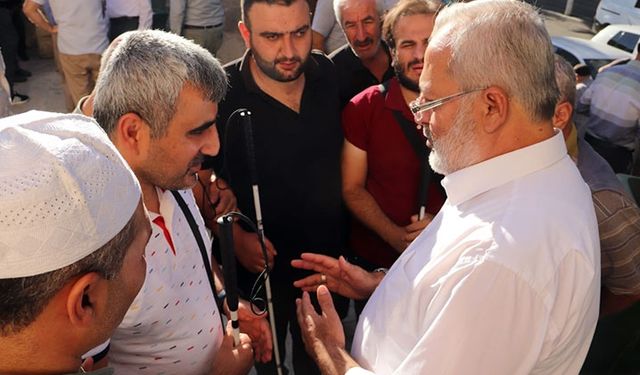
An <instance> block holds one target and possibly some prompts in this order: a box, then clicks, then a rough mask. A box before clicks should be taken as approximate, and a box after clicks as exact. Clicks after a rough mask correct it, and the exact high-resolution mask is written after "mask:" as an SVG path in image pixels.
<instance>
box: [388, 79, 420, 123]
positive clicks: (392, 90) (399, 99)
mask: <svg viewBox="0 0 640 375" xmlns="http://www.w3.org/2000/svg"><path fill="white" fill-rule="evenodd" d="M387 87H388V89H387V93H386V95H385V98H384V106H385V107H386V108H387V109H389V110H392V111H400V112H402V114H404V115H405V117H407V118H408V119H410V120H411V121H413V114H412V113H411V110H410V109H409V106H408V105H407V103H406V102H405V101H404V96H403V95H402V89H401V87H400V81H398V77H393V78H391V79H390V80H389V81H388V86H387Z"/></svg>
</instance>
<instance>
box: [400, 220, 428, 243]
mask: <svg viewBox="0 0 640 375" xmlns="http://www.w3.org/2000/svg"><path fill="white" fill-rule="evenodd" d="M431 220H433V215H431V214H425V215H424V217H423V218H422V220H418V215H413V216H411V224H409V225H407V226H406V227H404V230H405V232H406V234H405V236H404V238H403V240H404V242H405V243H406V244H407V246H409V244H410V243H411V242H413V240H415V239H416V237H418V235H419V234H420V233H422V231H423V230H424V228H426V227H427V225H429V223H431Z"/></svg>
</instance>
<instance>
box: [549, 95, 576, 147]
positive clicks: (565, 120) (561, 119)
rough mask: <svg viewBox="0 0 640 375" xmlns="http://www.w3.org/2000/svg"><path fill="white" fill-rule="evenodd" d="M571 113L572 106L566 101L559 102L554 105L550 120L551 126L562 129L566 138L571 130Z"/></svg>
mask: <svg viewBox="0 0 640 375" xmlns="http://www.w3.org/2000/svg"><path fill="white" fill-rule="evenodd" d="M572 115H573V106H572V105H571V103H569V102H568V101H563V102H560V103H558V104H557V105H556V109H555V111H554V112H553V118H552V120H551V122H552V124H553V127H554V128H558V129H560V130H562V133H563V134H564V137H565V138H567V137H568V136H569V133H570V132H571V127H570V126H568V125H569V124H570V123H571V117H572Z"/></svg>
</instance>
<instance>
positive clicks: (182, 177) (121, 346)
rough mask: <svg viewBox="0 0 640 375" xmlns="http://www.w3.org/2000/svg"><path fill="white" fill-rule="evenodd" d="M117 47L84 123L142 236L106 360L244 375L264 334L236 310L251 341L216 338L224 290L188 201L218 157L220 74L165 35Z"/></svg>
mask: <svg viewBox="0 0 640 375" xmlns="http://www.w3.org/2000/svg"><path fill="white" fill-rule="evenodd" d="M120 38H121V40H120V42H119V44H118V45H117V46H115V47H114V48H113V50H112V51H111V55H110V56H108V58H107V59H106V61H105V65H104V67H103V69H102V71H101V73H100V76H99V78H98V82H97V85H96V90H95V100H94V105H93V116H94V117H95V119H96V120H97V121H98V123H99V124H100V125H101V126H102V127H103V128H104V129H105V131H106V132H107V134H108V135H109V137H110V138H111V140H112V141H113V143H114V144H115V146H116V147H117V149H118V151H120V153H121V154H122V156H123V157H124V159H125V160H126V161H127V163H128V164H129V166H130V167H131V169H132V170H133V172H134V173H135V174H136V176H137V177H138V180H139V181H140V185H141V187H142V193H143V197H144V203H145V206H146V207H147V209H148V210H149V216H150V219H151V223H152V225H151V228H152V235H151V238H150V239H149V242H148V243H147V246H146V250H145V256H146V260H147V265H148V266H147V275H146V280H145V283H144V285H143V287H142V289H141V291H140V293H138V295H137V296H136V298H135V299H134V301H133V304H132V305H131V308H130V309H129V310H128V311H127V314H126V315H125V317H124V320H123V321H122V323H121V324H120V326H118V328H117V329H116V331H115V332H114V334H113V336H112V338H111V344H110V349H109V351H108V356H107V360H108V362H109V365H111V366H112V367H114V368H115V371H116V373H118V374H139V373H144V372H149V373H156V374H157V373H165V374H181V375H182V374H185V375H200V374H234V375H235V374H237V375H240V374H246V373H247V372H248V371H249V369H250V368H251V366H252V365H253V358H252V357H253V356H252V344H253V345H254V347H255V354H256V359H258V360H263V361H266V360H268V359H270V345H271V341H270V340H271V337H270V334H269V333H270V332H269V328H268V324H267V323H266V320H264V319H255V317H254V316H253V315H252V314H250V313H248V310H245V313H243V311H242V309H241V311H240V312H239V313H240V319H241V322H240V328H241V330H243V331H246V332H247V333H249V334H251V335H252V336H251V339H250V338H249V336H247V335H245V334H241V335H240V344H239V345H238V346H234V345H233V337H232V336H231V334H230V332H227V333H226V334H225V332H224V327H223V326H222V324H221V319H220V314H221V313H222V311H223V308H224V307H223V306H218V305H216V302H217V301H216V298H215V295H213V293H214V292H215V293H216V295H218V296H221V295H222V294H223V293H222V291H223V288H224V284H223V283H222V281H221V280H222V277H221V272H220V269H219V267H218V265H217V263H216V262H215V259H211V240H210V238H209V235H208V233H207V232H206V230H205V226H204V221H203V219H202V217H201V216H200V214H199V213H198V208H197V207H196V204H195V200H194V197H193V193H192V192H191V188H192V187H193V186H194V185H195V184H196V183H197V180H198V177H197V172H198V171H199V170H200V166H201V164H202V162H203V160H204V156H205V155H215V154H216V153H217V152H218V150H219V141H218V134H217V130H216V126H215V125H216V116H217V112H218V102H219V101H220V100H222V98H223V97H224V95H225V91H226V88H227V79H226V76H225V74H224V70H223V69H222V66H221V65H220V63H219V62H218V61H217V60H216V59H215V58H214V57H213V56H212V55H211V54H210V53H209V52H208V51H206V50H205V49H204V48H202V47H200V46H198V45H196V44H195V43H193V42H191V41H189V40H186V39H184V38H182V37H180V36H177V35H175V34H171V33H167V32H163V31H158V30H145V31H133V32H128V33H125V34H123V35H121V36H120ZM159 56H160V58H159ZM181 203H183V205H182V206H181ZM189 216H191V217H192V218H193V221H194V222H195V224H194V225H193V226H191V225H190V224H189V223H188V222H189ZM198 237H200V238H201V242H202V247H201V244H198ZM202 253H204V254H202ZM205 259H210V262H211V269H212V272H213V275H211V274H208V271H207V268H206V267H205ZM210 276H211V277H212V278H213V279H214V280H215V281H214V282H212V281H210V278H209V277H210ZM212 284H214V285H212ZM212 289H215V291H214V290H212ZM242 315H244V317H245V318H242ZM251 329H253V330H251ZM101 364H102V363H99V365H101Z"/></svg>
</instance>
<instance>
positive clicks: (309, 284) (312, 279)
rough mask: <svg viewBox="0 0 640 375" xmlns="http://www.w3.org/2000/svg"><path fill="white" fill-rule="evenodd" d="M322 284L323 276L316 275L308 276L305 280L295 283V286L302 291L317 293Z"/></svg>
mask: <svg viewBox="0 0 640 375" xmlns="http://www.w3.org/2000/svg"><path fill="white" fill-rule="evenodd" d="M325 282H326V276H325ZM321 283H322V276H321V274H318V273H316V274H313V275H311V276H307V277H305V278H304V279H300V280H296V281H294V282H293V286H295V287H296V288H301V289H302V290H307V291H311V292H315V290H316V288H317V287H318V285H320V284H321Z"/></svg>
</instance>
